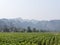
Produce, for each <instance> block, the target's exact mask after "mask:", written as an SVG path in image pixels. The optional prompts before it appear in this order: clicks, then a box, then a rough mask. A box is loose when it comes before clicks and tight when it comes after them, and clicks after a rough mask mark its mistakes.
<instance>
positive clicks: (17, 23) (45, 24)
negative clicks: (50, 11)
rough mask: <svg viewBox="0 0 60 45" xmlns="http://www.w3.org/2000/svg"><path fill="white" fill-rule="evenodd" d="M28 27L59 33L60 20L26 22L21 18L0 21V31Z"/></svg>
mask: <svg viewBox="0 0 60 45" xmlns="http://www.w3.org/2000/svg"><path fill="white" fill-rule="evenodd" d="M28 26H30V27H31V28H37V29H44V30H50V31H54V30H55V31H60V20H50V21H37V20H27V19H21V18H16V19H0V29H1V28H5V27H8V28H10V27H16V28H27V27H28Z"/></svg>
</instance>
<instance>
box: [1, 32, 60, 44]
mask: <svg viewBox="0 0 60 45" xmlns="http://www.w3.org/2000/svg"><path fill="white" fill-rule="evenodd" d="M0 45H60V34H59V33H20V32H19V33H3V32H2V33H0Z"/></svg>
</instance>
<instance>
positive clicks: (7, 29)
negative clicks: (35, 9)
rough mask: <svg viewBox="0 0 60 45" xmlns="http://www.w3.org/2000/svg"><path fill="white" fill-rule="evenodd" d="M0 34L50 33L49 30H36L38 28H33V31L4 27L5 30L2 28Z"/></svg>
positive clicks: (28, 28) (29, 28)
mask: <svg viewBox="0 0 60 45" xmlns="http://www.w3.org/2000/svg"><path fill="white" fill-rule="evenodd" d="M0 32H49V31H48V30H42V29H40V30H39V29H36V28H33V29H31V27H29V26H28V27H27V29H26V28H16V27H10V28H8V27H6V26H5V27H4V28H1V27H0Z"/></svg>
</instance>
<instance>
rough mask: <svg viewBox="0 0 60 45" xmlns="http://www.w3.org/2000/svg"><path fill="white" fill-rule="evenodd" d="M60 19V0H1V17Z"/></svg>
mask: <svg viewBox="0 0 60 45" xmlns="http://www.w3.org/2000/svg"><path fill="white" fill-rule="evenodd" d="M18 17H21V18H23V19H36V20H53V19H60V0H0V18H18Z"/></svg>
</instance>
